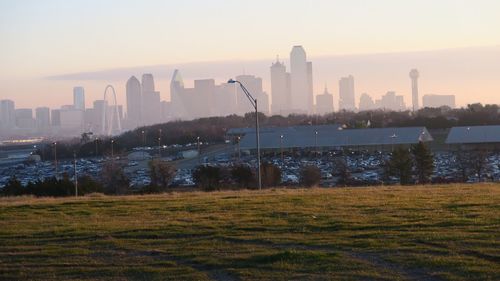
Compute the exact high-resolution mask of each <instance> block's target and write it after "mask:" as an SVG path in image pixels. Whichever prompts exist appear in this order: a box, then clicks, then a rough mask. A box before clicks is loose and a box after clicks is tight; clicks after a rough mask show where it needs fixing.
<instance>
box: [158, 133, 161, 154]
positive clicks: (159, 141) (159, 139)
mask: <svg viewBox="0 0 500 281" xmlns="http://www.w3.org/2000/svg"><path fill="white" fill-rule="evenodd" d="M158 159H161V129H159V130H158Z"/></svg>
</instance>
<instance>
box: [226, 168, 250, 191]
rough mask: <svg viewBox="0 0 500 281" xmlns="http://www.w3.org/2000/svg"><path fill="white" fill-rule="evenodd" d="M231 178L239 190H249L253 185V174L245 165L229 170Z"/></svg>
mask: <svg viewBox="0 0 500 281" xmlns="http://www.w3.org/2000/svg"><path fill="white" fill-rule="evenodd" d="M231 178H232V179H233V180H234V181H235V182H236V183H237V184H238V186H239V187H240V188H249V187H250V186H251V185H253V184H255V174H254V173H253V171H252V169H251V168H250V167H248V166H245V165H237V166H234V167H233V168H232V169H231Z"/></svg>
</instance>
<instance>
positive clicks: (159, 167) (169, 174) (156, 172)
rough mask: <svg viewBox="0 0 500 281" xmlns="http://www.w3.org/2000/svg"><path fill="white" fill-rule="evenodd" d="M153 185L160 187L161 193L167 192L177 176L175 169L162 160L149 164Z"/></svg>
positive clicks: (152, 161)
mask: <svg viewBox="0 0 500 281" xmlns="http://www.w3.org/2000/svg"><path fill="white" fill-rule="evenodd" d="M149 169H150V177H151V185H153V186H158V187H159V191H162V190H165V189H166V188H167V187H168V185H169V183H170V182H171V181H172V179H173V178H174V176H175V172H176V170H175V168H174V166H172V165H170V164H169V163H167V162H164V161H161V160H151V161H150V162H149Z"/></svg>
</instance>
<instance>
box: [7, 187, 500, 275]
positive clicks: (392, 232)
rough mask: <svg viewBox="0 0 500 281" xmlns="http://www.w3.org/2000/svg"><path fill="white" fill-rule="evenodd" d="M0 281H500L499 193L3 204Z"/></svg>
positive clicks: (224, 195) (369, 191)
mask: <svg viewBox="0 0 500 281" xmlns="http://www.w3.org/2000/svg"><path fill="white" fill-rule="evenodd" d="M0 279H2V280H12V279H13V280H18V279H35V280H67V279H77V280H123V279H139V280H164V279H167V280H500V185H498V184H497V185H494V184H482V185H448V186H414V187H376V188H339V189H309V190H306V189H276V190H265V191H234V192H231V191H226V192H213V193H204V192H186V193H171V194H165V195H155V196H127V197H105V196H102V197H99V196H97V197H86V198H77V199H75V198H67V199H50V198H47V199H35V198H18V199H15V198H7V199H0Z"/></svg>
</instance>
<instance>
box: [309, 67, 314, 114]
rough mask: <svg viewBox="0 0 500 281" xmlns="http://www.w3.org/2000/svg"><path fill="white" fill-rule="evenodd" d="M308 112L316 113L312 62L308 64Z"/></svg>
mask: <svg viewBox="0 0 500 281" xmlns="http://www.w3.org/2000/svg"><path fill="white" fill-rule="evenodd" d="M307 90H308V93H307V110H308V112H309V113H313V112H314V94H313V93H314V90H313V69H312V62H310V61H308V62H307Z"/></svg>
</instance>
